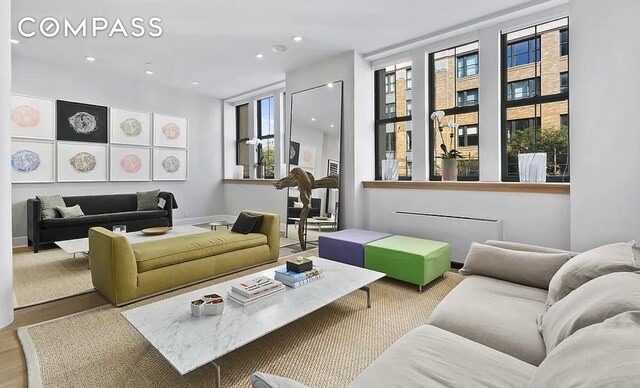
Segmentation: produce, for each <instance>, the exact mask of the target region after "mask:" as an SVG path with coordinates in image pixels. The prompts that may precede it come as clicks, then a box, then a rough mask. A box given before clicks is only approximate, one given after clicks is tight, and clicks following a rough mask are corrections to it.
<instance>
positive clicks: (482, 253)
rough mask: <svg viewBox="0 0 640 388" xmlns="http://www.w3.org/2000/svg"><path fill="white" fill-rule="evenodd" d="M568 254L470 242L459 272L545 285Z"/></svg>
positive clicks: (529, 284)
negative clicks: (516, 249)
mask: <svg viewBox="0 0 640 388" xmlns="http://www.w3.org/2000/svg"><path fill="white" fill-rule="evenodd" d="M570 258H571V256H569V255H568V254H566V253H538V252H527V251H514V250H512V249H505V248H498V247H492V246H489V245H483V244H478V243H472V244H471V248H470V249H469V253H468V254H467V258H466V260H465V262H464V266H463V267H462V269H461V270H460V271H459V273H460V274H462V275H465V276H467V275H481V276H488V277H491V278H495V279H501V280H506V281H509V282H512V283H518V284H522V285H525V286H530V287H536V288H542V289H547V288H548V287H549V282H550V281H551V278H552V277H553V275H554V274H555V273H556V271H558V269H560V267H562V265H563V264H564V263H566V262H567V261H568V260H569V259H570Z"/></svg>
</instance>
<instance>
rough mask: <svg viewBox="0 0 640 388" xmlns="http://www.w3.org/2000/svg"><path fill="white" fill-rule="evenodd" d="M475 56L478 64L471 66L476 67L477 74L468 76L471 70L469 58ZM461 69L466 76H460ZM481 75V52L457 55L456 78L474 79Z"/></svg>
mask: <svg viewBox="0 0 640 388" xmlns="http://www.w3.org/2000/svg"><path fill="white" fill-rule="evenodd" d="M471 56H474V57H476V64H475V65H471V66H474V67H475V68H476V72H475V74H471V75H469V74H468V70H469V65H468V64H467V58H468V57H471ZM461 59H462V60H463V63H464V65H463V66H462V67H460V62H459V61H460V60H461ZM460 69H464V74H463V75H460ZM479 74H480V55H479V51H477V50H476V51H470V52H468V53H464V54H462V55H459V56H458V55H456V78H467V77H474V76H477V75H479Z"/></svg>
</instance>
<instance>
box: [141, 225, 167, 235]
mask: <svg viewBox="0 0 640 388" xmlns="http://www.w3.org/2000/svg"><path fill="white" fill-rule="evenodd" d="M171 229H173V228H171V227H169V226H160V227H157V228H147V229H142V230H141V231H140V232H142V234H146V235H148V236H157V235H160V234H165V233H167V232H168V231H170V230H171Z"/></svg>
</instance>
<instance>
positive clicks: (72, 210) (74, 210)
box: [56, 205, 84, 218]
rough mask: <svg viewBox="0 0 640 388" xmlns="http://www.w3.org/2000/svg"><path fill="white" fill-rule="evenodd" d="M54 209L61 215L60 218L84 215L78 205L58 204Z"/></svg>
mask: <svg viewBox="0 0 640 388" xmlns="http://www.w3.org/2000/svg"><path fill="white" fill-rule="evenodd" d="M56 209H57V210H58V211H59V212H60V215H62V218H77V217H82V216H84V212H83V211H82V208H81V207H80V205H75V206H71V207H61V206H60V207H57V208H56Z"/></svg>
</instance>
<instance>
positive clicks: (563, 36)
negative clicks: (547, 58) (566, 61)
mask: <svg viewBox="0 0 640 388" xmlns="http://www.w3.org/2000/svg"><path fill="white" fill-rule="evenodd" d="M565 55H569V30H566V29H565V30H560V56H565Z"/></svg>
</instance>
